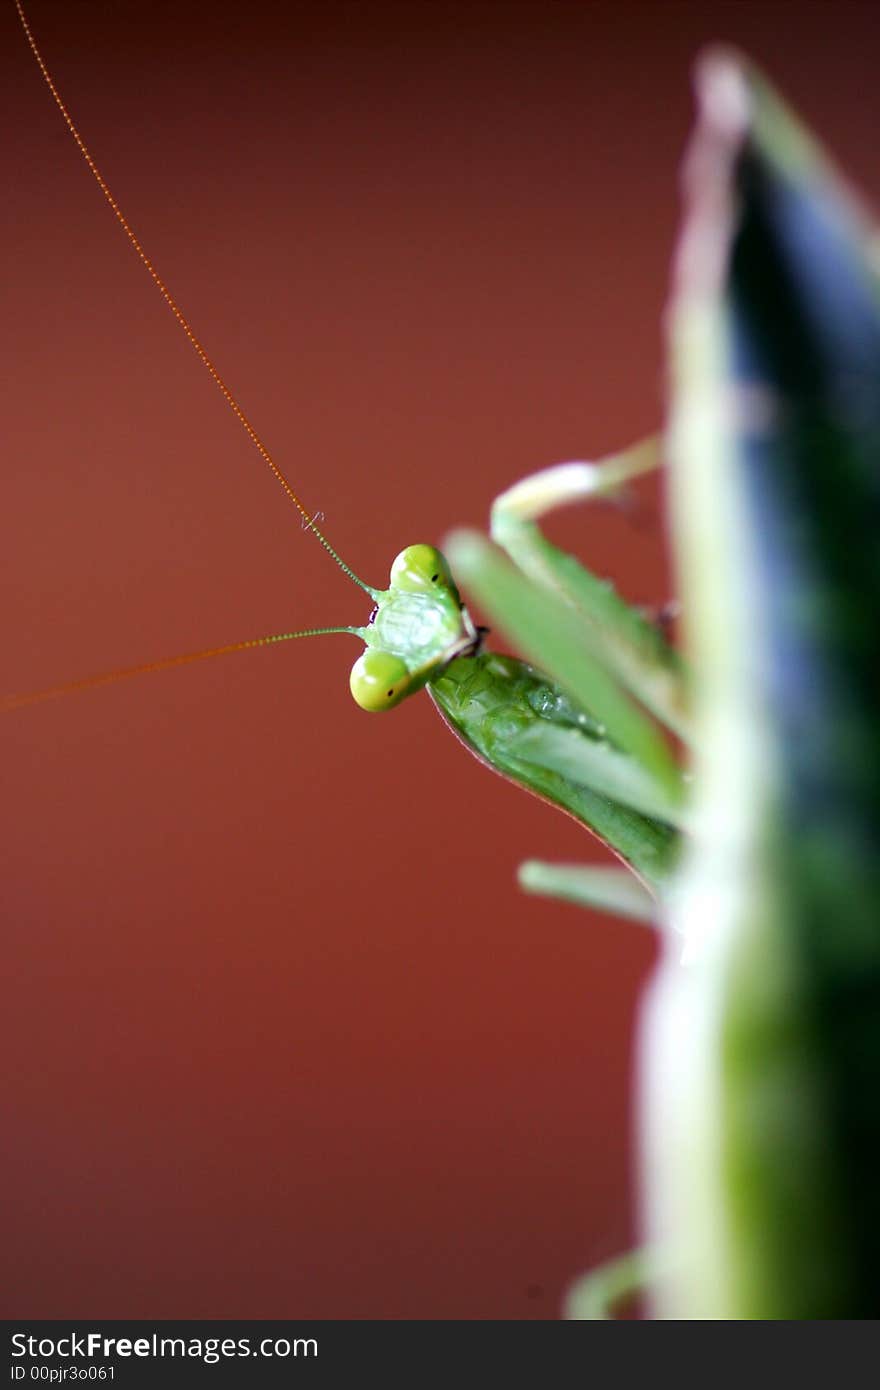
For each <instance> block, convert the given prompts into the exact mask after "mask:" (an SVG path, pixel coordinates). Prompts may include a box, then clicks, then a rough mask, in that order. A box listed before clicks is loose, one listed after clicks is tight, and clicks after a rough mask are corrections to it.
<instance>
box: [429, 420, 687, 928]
mask: <svg viewBox="0 0 880 1390" xmlns="http://www.w3.org/2000/svg"><path fill="white" fill-rule="evenodd" d="M658 460H659V444H658V443H657V442H656V441H654V440H650V441H647V442H646V443H645V444H642V445H639V446H637V447H636V448H635V449H632V450H629V451H627V452H626V453H624V454H620V455H617V456H615V457H613V458H610V459H606V460H605V461H604V462H603V463H601V464H585V463H578V464H563V465H559V466H557V467H555V468H550V469H546V470H545V471H544V472H542V473H538V474H535V475H534V476H532V477H530V478H526V479H524V480H523V481H522V482H520V483H517V484H516V485H515V487H513V488H511V489H510V490H509V491H508V492H506V493H504V494H503V495H502V497H500V498H499V499H498V501H497V502H496V503H495V506H494V508H493V512H492V538H493V540H494V542H495V544H492V542H491V541H490V540H489V539H487V538H486V537H484V536H481V535H479V534H477V533H474V532H459V533H457V534H456V535H454V536H452V537H451V538H450V539H449V542H448V553H449V557H450V559H451V561H452V565H453V568H454V570H455V572H456V574H457V575H458V576H459V577H460V578H461V579H462V580H463V582H464V584H465V586H466V587H468V588H470V589H471V590H472V591H473V592H474V594H475V595H476V597H477V599H478V600H479V601H480V603H481V604H482V606H483V607H484V609H485V610H486V612H487V613H488V614H489V616H490V617H491V618H492V619H493V620H495V621H497V622H498V624H499V626H501V627H502V628H504V629H505V630H506V631H507V633H508V634H509V635H510V636H511V637H512V638H513V639H514V641H516V643H517V644H518V646H519V647H520V648H521V649H522V651H523V653H524V654H525V656H526V657H527V658H528V659H529V660H530V661H534V662H535V664H536V666H537V667H539V668H541V669H542V670H543V671H544V672H546V673H547V674H548V676H549V677H551V678H552V679H553V680H554V681H556V682H558V685H559V687H560V689H561V691H564V692H566V696H560V697H559V698H560V699H561V700H563V701H564V699H565V698H569V699H570V700H571V701H573V702H574V706H575V707H576V708H579V709H580V710H581V711H583V713H582V714H581V715H580V716H579V718H578V719H574V718H567V719H564V720H563V719H554V720H553V722H552V724H551V723H550V722H549V721H548V719H547V718H546V717H539V715H542V716H546V713H547V711H546V710H545V709H544V707H543V706H542V708H541V710H540V711H538V710H535V711H533V714H532V717H531V718H528V719H524V720H520V721H519V722H517V721H515V720H512V719H509V720H508V721H507V723H508V724H510V726H511V727H510V729H509V730H508V729H507V728H506V726H505V740H506V741H505V746H504V750H503V754H504V766H501V761H500V757H501V755H500V754H499V751H498V749H497V748H496V747H495V746H494V745H493V746H492V747H490V748H487V747H484V746H483V744H484V743H485V739H484V738H483V734H484V732H485V731H484V730H483V729H482V727H481V726H480V727H476V726H475V719H476V718H477V716H475V715H474V713H473V711H474V709H477V702H476V701H475V700H474V699H471V700H470V701H465V702H464V704H465V706H466V708H464V709H462V708H461V706H462V701H461V700H460V699H458V700H454V699H453V696H455V695H457V694H458V691H457V690H456V691H450V690H448V689H447V688H446V687H448V686H450V685H452V684H455V681H454V680H453V673H452V672H451V671H450V673H449V676H448V677H447V678H445V680H444V679H441V680H440V681H439V682H435V683H434V685H433V687H432V692H433V694H434V696H435V699H436V701H437V703H438V704H440V706H441V708H442V709H444V710H445V714H446V716H447V718H450V716H451V717H452V722H453V723H454V725H455V727H456V728H457V729H458V731H459V732H462V731H464V734H465V737H467V738H468V741H469V742H471V743H472V744H473V745H474V746H475V747H476V748H477V751H478V753H479V755H480V756H482V757H483V758H484V760H486V761H489V762H490V763H492V765H495V766H498V767H499V770H501V771H503V772H504V773H505V775H508V776H514V777H515V778H516V779H517V780H521V781H523V782H524V783H525V784H526V785H530V786H531V780H530V778H532V777H533V774H534V772H535V770H536V769H539V770H540V771H541V773H542V775H551V776H553V777H555V778H558V779H564V784H565V785H566V786H569V784H570V785H571V788H572V789H573V790H572V791H571V792H570V793H569V792H566V794H565V796H562V795H559V796H557V797H554V798H552V799H556V800H558V801H559V802H560V803H563V804H565V805H566V806H567V807H568V809H570V810H572V813H573V814H576V815H578V816H579V818H581V819H584V820H585V822H586V823H587V824H589V825H590V828H591V829H594V830H595V831H596V833H598V834H599V836H600V838H602V839H604V840H605V842H606V843H607V844H609V845H610V846H611V848H613V849H615V850H616V851H617V852H618V853H619V854H620V855H621V857H622V858H623V859H624V860H625V861H626V862H627V863H628V864H629V866H630V868H632V869H634V871H635V872H636V873H637V874H638V875H639V877H641V878H642V881H643V884H644V885H645V886H646V887H648V886H650V889H651V892H652V893H653V894H654V895H655V896H656V895H657V892H658V888H659V887H660V880H662V878H663V877H665V875H664V874H662V873H661V874H660V875H658V874H657V872H656V871H655V865H656V856H655V846H654V845H653V844H648V843H647V842H646V843H645V845H641V844H639V845H636V847H635V851H636V852H633V846H632V844H631V843H630V841H631V838H632V837H631V834H630V832H631V830H632V826H631V824H627V826H626V827H625V829H626V832H627V834H626V837H624V835H623V834H622V833H618V832H619V830H620V827H618V826H617V825H616V824H614V825H611V826H610V827H609V826H607V825H604V824H599V818H598V817H597V816H596V814H595V813H594V812H595V808H594V810H593V812H591V813H590V814H584V811H583V808H582V807H580V806H579V805H578V803H577V796H576V795H575V793H576V791H577V789H578V788H580V789H582V790H587V791H588V792H589V793H590V794H591V795H592V796H593V797H598V798H599V803H598V804H599V805H600V806H605V805H609V804H610V805H620V806H623V807H628V808H630V810H631V811H635V812H638V813H639V814H640V815H641V816H643V817H648V818H650V820H651V824H652V825H653V826H662V825H665V826H666V827H677V828H679V829H680V828H684V823H685V814H686V813H685V801H686V797H685V789H684V785H683V781H682V776H681V772H680V769H679V767H678V765H677V763H676V761H675V759H674V757H673V755H672V752H671V750H670V748H669V746H668V744H667V742H666V740H665V739H664V737H663V736H662V734H661V731H660V728H658V724H663V725H665V726H666V727H667V728H669V729H671V730H672V731H673V732H675V733H676V734H682V733H684V732H685V730H686V724H687V721H686V714H685V683H684V679H683V672H682V668H681V665H680V662H679V659H678V657H677V655H676V653H675V652H674V651H673V650H672V649H671V648H670V647H669V646H668V644H667V643H666V641H665V639H664V637H663V635H662V634H661V633H660V632H659V631H658V630H657V629H656V628H655V627H654V626H653V624H651V623H650V622H648V621H647V620H646V619H645V618H644V617H643V616H642V615H641V614H639V613H637V612H636V610H634V609H632V608H630V607H629V605H628V604H626V603H625V602H624V600H623V599H621V598H620V597H619V596H618V595H617V594H615V593H614V592H613V590H612V589H610V587H609V586H608V585H607V584H606V583H604V582H603V581H602V580H600V579H597V578H596V577H595V576H594V575H592V574H590V573H589V572H588V571H587V570H585V569H583V568H582V567H581V566H580V564H579V563H578V562H577V561H576V560H575V559H574V558H573V557H572V556H569V555H565V554H563V553H562V552H561V551H559V550H558V549H557V548H556V547H555V546H552V545H551V544H550V543H549V542H548V541H547V540H546V539H545V538H544V536H543V535H542V534H541V531H540V529H539V527H538V525H537V521H536V518H538V517H539V516H542V515H544V514H545V513H546V512H547V511H549V510H551V509H552V508H553V507H556V506H562V505H566V504H569V503H571V502H573V501H576V500H584V499H585V498H594V497H597V496H603V495H604V496H607V495H610V494H612V493H613V492H615V491H617V490H618V489H619V488H620V487H622V486H623V485H624V484H625V483H626V482H628V481H629V480H630V479H633V478H636V477H639V476H641V475H642V474H644V473H647V472H650V471H651V470H652V469H654V468H656V467H657V464H658ZM503 552H506V554H504V553H503ZM496 660H497V659H496ZM483 665H484V666H486V668H487V669H486V671H485V672H483V671H482V668H481V672H480V674H481V676H482V675H485V677H486V679H487V680H488V679H489V678H490V677H491V676H492V671H491V670H489V669H488V665H487V662H486V660H485V659H484V660H483ZM460 683H461V682H460V681H459V682H458V684H460ZM545 704H546V701H545ZM478 714H479V709H477V715H478ZM652 715H653V716H654V717H653V718H652V717H651V716H652ZM655 720H656V722H655ZM468 721H469V722H468ZM584 721H592V722H593V731H592V733H593V736H592V737H586V736H585V729H584V728H583V727H581V725H582V724H583V723H584ZM477 722H478V721H477ZM557 785H560V784H559V783H557ZM645 828H647V827H645ZM653 833H655V832H654V831H652V834H653ZM645 850H647V851H648V856H647V857H646V855H645V853H644V851H645ZM666 858H667V867H668V856H666ZM522 881H523V886H524V887H527V888H528V889H530V890H531V891H539V892H546V893H550V894H553V895H556V896H560V897H565V898H568V899H575V900H577V901H580V902H582V903H587V902H590V903H593V904H594V905H596V906H600V907H604V908H605V909H606V910H612V911H619V912H621V913H623V914H624V915H629V916H636V917H640V918H642V919H643V920H644V919H645V918H646V917H648V916H649V913H650V908H649V905H648V904H647V903H646V901H645V898H646V896H647V895H644V894H638V893H633V892H623V891H621V885H620V879H619V876H617V877H615V878H614V879H608V878H607V877H605V876H603V877H602V878H601V879H599V878H595V876H590V875H589V874H588V875H579V876H577V879H576V881H575V880H573V878H572V874H571V870H570V869H568V870H563V869H561V868H558V867H554V866H534V865H532V866H530V867H529V869H528V870H527V871H526V875H525V878H524V879H523V880H522Z"/></svg>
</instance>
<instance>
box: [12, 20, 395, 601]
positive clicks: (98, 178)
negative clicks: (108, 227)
mask: <svg viewBox="0 0 880 1390" xmlns="http://www.w3.org/2000/svg"><path fill="white" fill-rule="evenodd" d="M15 8H16V9H17V10H18V17H19V19H20V20H21V24H22V28H23V29H24V32H25V36H26V38H27V41H28V44H29V45H30V49H31V52H32V53H33V55H34V58H35V59H36V61H37V66H38V67H39V69H40V72H41V73H42V74H43V78H44V79H45V82H46V86H47V87H48V88H49V91H50V92H51V93H52V96H53V98H54V100H55V104H56V106H57V107H58V110H59V111H60V112H61V115H62V116H63V117H64V122H65V124H66V126H67V129H68V130H69V131H70V134H71V135H72V136H73V139H74V141H75V143H76V146H77V149H78V150H79V152H80V154H81V155H82V157H83V159H84V160H85V162H86V164H87V165H88V167H89V169H90V171H91V173H92V175H93V176H94V179H95V182H96V183H97V185H98V187H99V188H100V190H101V192H102V193H103V195H104V197H105V198H106V199H107V202H108V203H109V204H110V207H111V208H112V209H113V212H114V214H115V216H116V219H117V221H118V222H119V224H120V226H121V227H122V230H123V231H124V232H125V235H126V236H127V237H128V240H129V241H130V242H131V245H132V246H133V247H134V249H135V251H136V252H137V255H138V258H139V259H140V261H141V263H142V264H143V266H144V267H145V269H146V270H147V271H148V273H149V275H150V278H151V279H152V281H153V283H154V284H155V286H156V288H157V289H158V291H159V293H160V294H161V296H162V298H163V299H164V300H165V303H166V304H167V305H168V308H169V309H170V310H171V312H172V314H173V315H174V317H175V319H176V320H177V323H178V324H179V326H180V328H181V329H182V330H183V332H184V333H185V335H186V337H187V339H188V340H189V342H190V345H191V346H192V348H193V349H194V351H195V352H196V354H197V356H198V357H199V360H200V361H201V363H202V366H203V367H204V368H205V370H206V371H207V373H208V375H209V376H210V377H211V380H212V381H213V382H214V385H215V386H216V387H217V389H218V390H219V391H220V394H221V395H222V397H223V399H224V400H225V402H226V404H227V405H228V406H229V409H230V410H231V411H232V413H233V415H234V416H235V418H236V420H238V423H239V424H240V425H241V427H242V429H243V430H244V432H245V434H246V435H247V436H248V438H249V439H250V441H251V443H252V444H253V446H254V448H255V449H256V450H257V452H258V453H259V455H260V457H261V458H262V459H263V461H264V462H265V463H266V464H267V465H268V466H269V468H270V469H271V471H272V473H273V474H274V476H275V478H276V480H277V481H278V482H279V483H280V484H281V486H282V487H283V489H284V491H285V492H286V494H287V496H288V498H289V499H290V501H291V502H292V503H293V505H294V506H295V507H296V508H297V510H298V511H299V513H300V515H301V516H302V518H303V520H304V521H305V522H306V523H307V526H306V530H310V531H312V532H314V534H315V535H316V536H317V538H318V540H319V541H320V542H321V544H322V545H323V547H324V549H325V550H327V551H328V552H329V553H330V555H332V557H333V559H334V560H335V561H336V563H337V564H338V565H339V567H340V569H342V570H343V571H344V572H345V573H346V574H347V575H348V576H349V578H350V579H353V580H354V582H355V583H356V584H358V585H359V586H360V587H361V588H362V589H365V590H366V592H367V593H370V594H372V593H373V590H372V589H370V587H369V585H367V584H364V582H363V580H361V579H359V578H358V576H357V575H356V574H355V573H354V571H353V570H352V569H350V568H349V566H348V565H347V564H346V563H345V561H344V560H343V559H342V558H341V557H340V556H339V555H338V554H337V552H336V551H335V550H334V549H333V546H332V545H331V544H330V542H329V541H328V540H327V538H326V537H325V536H324V535H322V533H321V532H320V531H319V530H318V528H317V526H315V525H314V521H313V516H314V514H313V513H311V512H309V511H307V510H306V508H305V506H304V505H303V503H302V502H301V501H300V499H299V497H298V496H297V494H296V492H295V491H294V489H293V488H292V487H291V485H290V483H289V482H288V481H287V479H286V478H285V476H284V474H283V473H282V471H281V469H280V468H279V467H278V464H277V463H276V462H275V460H274V459H273V457H272V455H271V454H270V453H269V450H268V449H267V448H266V446H265V444H264V443H263V441H262V439H261V438H260V436H259V435H258V434H257V432H256V430H255V429H254V427H253V425H252V424H251V422H250V420H249V419H248V418H247V416H246V415H245V413H244V411H243V410H242V408H241V406H240V405H239V404H238V401H237V400H236V399H235V397H234V396H233V394H232V392H231V391H230V389H229V387H228V386H227V385H226V382H225V381H224V380H223V378H222V377H221V375H220V373H219V372H218V370H217V368H216V367H215V366H214V363H213V362H212V361H211V358H210V357H209V356H208V354H207V352H206V351H205V348H204V347H203V346H202V344H201V342H200V341H199V339H198V338H197V337H196V335H195V333H194V332H193V330H192V328H191V326H190V324H189V321H188V320H187V318H186V317H185V315H184V314H183V311H182V310H181V308H180V306H179V305H178V303H177V301H176V300H175V298H174V296H173V295H172V293H171V291H170V290H169V288H168V286H167V285H166V284H165V281H164V280H163V279H162V277H161V275H160V274H159V272H158V270H157V269H156V267H155V266H154V265H153V262H152V261H151V260H150V258H149V256H148V255H147V253H146V251H145V250H144V248H143V246H142V245H141V243H140V241H139V240H138V238H137V236H136V235H135V233H134V231H133V230H132V228H131V226H130V224H129V222H128V220H127V218H126V216H125V214H124V212H123V211H122V209H121V208H120V206H119V204H118V203H117V201H116V199H115V198H114V196H113V194H112V193H111V192H110V189H109V187H108V185H107V183H106V181H105V179H104V176H103V175H102V173H101V171H100V169H99V168H98V166H97V164H96V163H95V161H94V159H93V158H92V156H91V153H90V151H89V149H88V146H87V145H86V143H85V141H84V140H83V138H82V136H81V135H80V133H79V131H78V130H77V128H76V125H75V124H74V121H73V117H72V116H71V114H70V112H69V111H68V109H67V107H66V106H65V104H64V101H63V99H62V97H61V93H60V92H59V90H58V88H57V87H56V86H55V83H54V81H53V79H52V75H51V73H50V72H49V69H48V68H47V67H46V64H45V62H44V61H43V55H42V53H41V52H40V50H39V48H38V47H37V42H36V39H35V38H34V36H33V33H32V32H31V27H30V25H29V23H28V21H27V17H26V15H25V12H24V9H23V7H22V4H21V0H15Z"/></svg>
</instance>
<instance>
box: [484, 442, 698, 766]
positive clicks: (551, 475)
mask: <svg viewBox="0 0 880 1390" xmlns="http://www.w3.org/2000/svg"><path fill="white" fill-rule="evenodd" d="M661 459H662V450H661V442H660V440H659V438H657V437H653V438H651V439H647V440H644V441H643V442H642V443H640V444H636V445H634V446H633V447H632V448H630V449H627V450H624V451H623V452H622V453H619V454H613V455H611V456H610V457H609V458H606V459H604V460H602V461H601V462H598V463H563V464H557V465H555V466H554V467H551V468H545V469H543V470H542V471H541V472H540V473H534V474H532V475H531V476H529V477H527V478H523V479H522V480H521V481H520V482H518V483H515V484H514V486H513V487H511V488H509V489H508V490H507V491H506V492H504V493H502V494H501V496H500V497H498V498H497V499H496V501H495V503H494V505H493V507H492V518H491V534H492V539H493V540H494V541H495V542H496V543H497V544H498V545H500V546H501V547H502V548H503V549H504V550H506V552H507V553H508V555H509V556H510V557H511V559H512V560H513V561H514V563H515V564H516V565H517V567H518V568H519V569H520V570H521V571H522V572H523V573H524V574H526V575H528V576H529V578H530V579H532V580H534V582H535V583H536V584H540V585H541V586H542V587H543V588H545V589H548V590H550V591H552V592H554V593H556V594H558V595H559V596H560V597H561V598H562V599H563V600H564V601H565V602H566V603H568V604H570V605H571V607H572V608H573V609H574V610H575V611H576V612H577V614H578V617H579V619H580V620H581V621H582V623H583V625H584V629H585V633H586V635H587V637H588V639H589V641H590V644H591V646H592V649H593V650H594V651H595V652H596V654H597V655H599V656H600V657H601V659H602V660H603V662H604V663H605V664H606V665H607V666H608V667H609V669H610V670H611V671H613V673H614V674H615V675H616V677H617V678H618V680H619V681H620V682H621V684H622V685H624V686H625V687H626V689H627V690H629V692H630V693H631V694H632V695H634V696H635V698H636V699H637V700H639V701H640V702H641V703H642V704H643V705H644V706H645V708H646V709H648V710H650V712H651V713H652V714H653V715H654V716H655V718H656V719H658V720H659V721H660V722H661V723H662V724H664V725H665V726H666V727H667V728H668V729H670V730H671V731H672V732H673V733H675V734H676V735H678V737H679V738H682V739H684V740H687V739H688V735H689V719H688V712H687V688H686V677H685V672H684V668H683V665H682V662H681V659H680V657H679V656H678V654H677V652H676V651H675V650H674V649H673V648H672V647H671V646H670V645H669V643H668V642H667V641H666V640H665V637H664V636H663V634H662V632H661V631H659V630H658V627H657V625H656V624H655V623H653V622H650V621H649V620H648V619H646V618H645V616H644V615H643V614H642V613H640V612H638V611H637V610H636V609H635V608H632V607H631V606H630V605H629V604H628V603H626V602H625V601H624V600H623V599H622V598H621V597H620V595H619V594H617V593H616V592H615V591H614V589H613V588H611V587H610V586H609V585H608V584H607V583H606V582H605V581H603V580H601V579H598V578H597V577H596V576H595V575H594V574H591V573H590V571H589V570H587V569H585V568H584V567H583V566H582V565H581V564H580V563H579V561H577V560H576V559H575V558H574V557H573V556H571V555H566V554H564V553H563V552H562V551H560V550H559V549H558V548H557V547H556V546H554V545H552V544H551V543H550V541H548V540H547V539H546V537H545V536H544V535H543V534H542V532H541V530H540V528H539V527H538V525H537V523H538V521H539V519H540V518H541V517H543V516H546V515H547V514H548V513H549V512H551V511H555V510H556V509H557V508H559V507H564V506H570V505H571V504H572V503H574V502H589V501H595V500H597V499H601V498H608V497H611V496H614V495H615V494H616V493H618V492H620V490H621V489H622V488H624V487H625V486H626V484H627V483H630V482H632V481H633V480H634V479H636V478H640V477H643V476H644V475H645V474H647V473H650V472H652V471H654V470H655V469H657V468H658V467H659V466H660V463H661Z"/></svg>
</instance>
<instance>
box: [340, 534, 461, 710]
mask: <svg viewBox="0 0 880 1390" xmlns="http://www.w3.org/2000/svg"><path fill="white" fill-rule="evenodd" d="M374 597H375V599H376V607H375V609H374V610H373V614H372V617H371V619H370V623H369V626H368V627H365V628H362V629H361V632H360V635H361V636H362V637H363V639H364V641H365V642H366V644H367V650H366V651H365V652H364V653H363V654H362V655H361V656H359V657H358V659H357V661H356V662H355V663H354V666H353V667H352V669H351V677H350V685H351V693H352V695H353V697H354V699H355V701H356V703H357V704H359V705H360V707H361V709H365V710H383V709H393V707H394V706H395V705H398V704H400V702H401V700H403V699H405V698H406V696H407V695H412V694H413V693H414V692H415V691H417V690H420V689H421V688H422V686H423V685H425V683H426V682H427V681H429V680H430V679H431V678H432V676H435V675H439V673H440V672H441V671H442V670H443V669H444V668H445V667H446V666H448V664H449V662H450V661H452V660H453V659H454V658H455V657H457V656H463V655H466V654H467V655H470V654H472V653H473V652H475V651H476V650H477V648H478V647H479V642H480V636H479V633H478V631H477V629H476V628H475V627H474V624H473V622H472V621H471V618H470V615H469V613H468V611H467V609H466V608H465V607H464V606H463V604H462V602H461V599H460V598H459V594H458V590H457V588H456V587H455V581H454V580H453V578H452V573H451V571H450V569H449V565H448V563H447V561H446V559H445V557H444V556H443V555H442V554H441V552H440V551H439V550H437V549H436V548H435V547H434V546H433V545H424V544H419V545H408V546H407V547H406V549H405V550H402V551H401V552H400V554H399V555H398V556H397V558H396V559H395V561H394V564H393V565H392V566H391V575H390V580H389V587H388V588H387V589H386V590H384V592H381V593H376V594H375V595H374Z"/></svg>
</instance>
